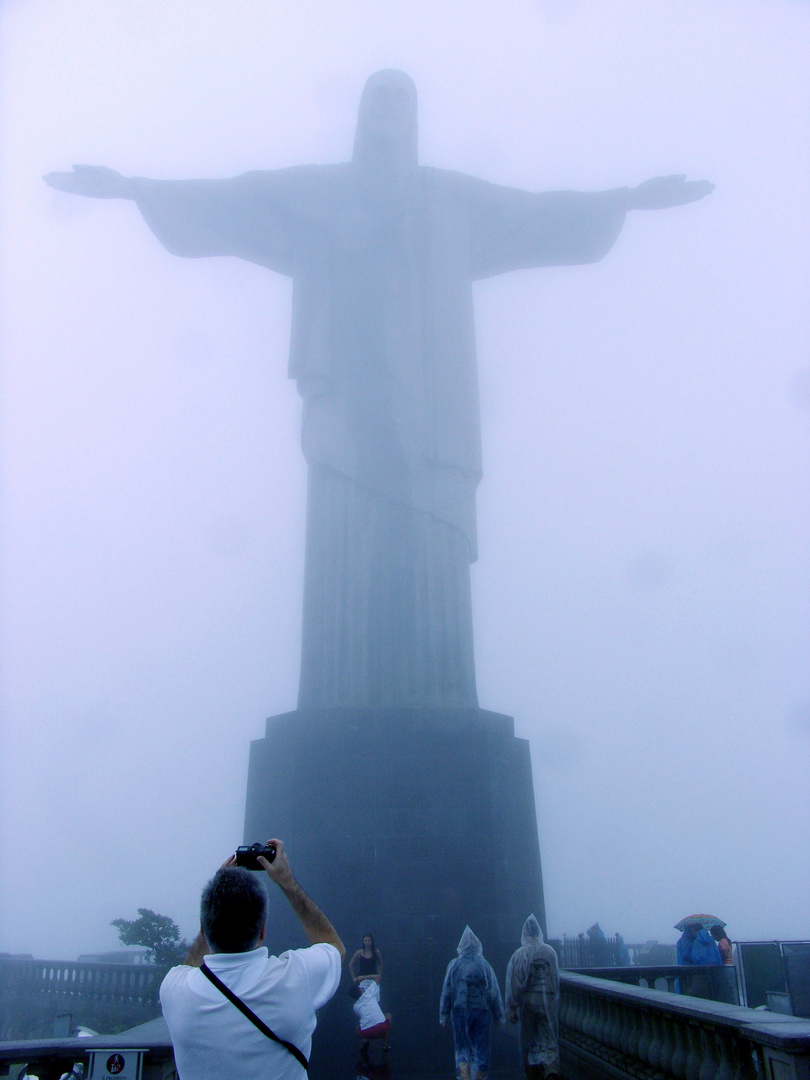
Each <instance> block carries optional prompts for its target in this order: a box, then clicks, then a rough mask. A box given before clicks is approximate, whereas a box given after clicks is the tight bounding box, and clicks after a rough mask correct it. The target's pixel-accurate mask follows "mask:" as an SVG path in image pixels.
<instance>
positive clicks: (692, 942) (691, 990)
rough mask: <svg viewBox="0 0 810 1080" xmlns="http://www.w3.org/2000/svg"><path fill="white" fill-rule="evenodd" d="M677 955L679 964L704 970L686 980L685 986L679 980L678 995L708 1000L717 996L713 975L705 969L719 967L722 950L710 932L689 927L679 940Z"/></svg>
mask: <svg viewBox="0 0 810 1080" xmlns="http://www.w3.org/2000/svg"><path fill="white" fill-rule="evenodd" d="M676 953H677V957H678V963H679V964H684V965H686V966H688V967H692V968H700V969H702V970H700V971H696V972H694V973H693V974H691V975H690V976H689V977H688V978H684V980H683V984H681V980H680V979H679V980H678V983H677V987H678V993H684V994H689V995H690V997H699V998H707V999H712V998H714V997H715V996H717V994H716V991H715V988H714V983H713V980H712V977H711V973H710V972H708V971H706V970H705V969H706V968H708V967H712V966H715V965H716V966H717V967H719V966H720V965H721V963H722V961H721V958H720V950H719V949H718V948H717V944H716V942H715V940H714V938H713V937H712V935H711V934H710V933H709V931H708V930H706V929H705V928H703V927H700V926H697V925H695V926H687V927H686V928H685V930H684V931H683V933H682V934H681V936H680V937H679V938H678V943H677V946H676Z"/></svg>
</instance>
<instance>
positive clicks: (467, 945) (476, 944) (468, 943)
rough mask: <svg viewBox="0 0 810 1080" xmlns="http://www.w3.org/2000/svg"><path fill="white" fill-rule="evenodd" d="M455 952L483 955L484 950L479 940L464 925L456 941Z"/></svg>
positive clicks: (467, 954)
mask: <svg viewBox="0 0 810 1080" xmlns="http://www.w3.org/2000/svg"><path fill="white" fill-rule="evenodd" d="M456 952H457V953H458V955H459V956H483V955H484V950H483V947H482V945H481V942H480V941H479V940H478V938H477V937H476V936H475V934H474V933H473V932H472V930H471V929H470V928H469V926H465V927H464V933H463V934H462V935H461V940H460V941H459V943H458V947H457V948H456Z"/></svg>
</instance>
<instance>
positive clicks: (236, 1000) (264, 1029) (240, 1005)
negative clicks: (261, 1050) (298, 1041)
mask: <svg viewBox="0 0 810 1080" xmlns="http://www.w3.org/2000/svg"><path fill="white" fill-rule="evenodd" d="M200 971H201V972H202V973H203V975H204V976H205V977H206V979H208V980H209V982H212V983H213V984H214V986H215V987H216V988H217V990H221V991H222V993H223V994H224V995H225V997H226V998H227V999H228V1000H229V1001H232V1002H233V1004H234V1005H235V1006H236V1007H237V1009H238V1010H239V1011H240V1012H241V1013H244V1015H245V1016H246V1017H247V1018H248V1020H250V1022H251V1023H252V1024H255V1025H256V1027H257V1028H258V1029H259V1031H261V1033H262V1034H263V1035H266V1036H267V1037H268V1039H272V1040H273V1041H274V1042H277V1043H280V1044H281V1045H282V1046H283V1047H284V1049H285V1050H289V1051H290V1053H291V1054H292V1056H293V1057H294V1058H295V1060H296V1061H297V1062H298V1063H299V1065H303V1067H304V1069H308V1068H309V1062H308V1061H307V1059H306V1058H305V1057H304V1055H303V1054H302V1053H301V1051H300V1050H299V1049H298V1047H297V1046H293V1044H292V1043H290V1042H286V1041H285V1040H284V1039H280V1038H279V1037H278V1035H276V1033H275V1031H272V1030H271V1029H270V1028H269V1027H268V1026H267V1024H265V1022H264V1020H260V1019H259V1017H258V1016H257V1015H256V1013H255V1012H254V1011H253V1010H252V1009H251V1008H250V1007H249V1006H247V1005H246V1004H245V1003H244V1001H242V999H241V998H240V997H237V996H236V994H235V993H234V992H233V990H231V989H230V987H228V986H226V985H225V983H224V982H223V981H222V979H218V978H217V976H216V975H215V974H214V973H213V971H212V970H211V968H210V967H208V966H207V965H206V964H205V963H203V964H201V965H200Z"/></svg>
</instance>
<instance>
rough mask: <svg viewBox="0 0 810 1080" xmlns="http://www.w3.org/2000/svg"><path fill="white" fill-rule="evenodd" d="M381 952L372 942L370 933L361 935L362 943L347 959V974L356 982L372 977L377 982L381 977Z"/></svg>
mask: <svg viewBox="0 0 810 1080" xmlns="http://www.w3.org/2000/svg"><path fill="white" fill-rule="evenodd" d="M382 969H383V960H382V953H381V952H380V950H379V949H378V948H377V946H376V945H375V944H374V938H373V936H372V935H371V934H364V935H363V944H362V945H361V947H360V948H359V949H358V950H357V952H356V953H355V954H354V956H353V957H352V958H351V960H350V961H349V974H350V975H351V977H352V979H353V980H354V981H355V982H356V983H359V982H362V981H363V979H373V980H374V981H375V982H376V983H377V984H379V982H380V980H381V979H382Z"/></svg>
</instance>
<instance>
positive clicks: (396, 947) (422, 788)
mask: <svg viewBox="0 0 810 1080" xmlns="http://www.w3.org/2000/svg"><path fill="white" fill-rule="evenodd" d="M268 836H279V837H281V838H282V839H283V840H284V842H285V844H286V846H287V850H288V853H289V856H290V862H291V864H292V867H293V871H294V873H295V875H296V877H297V878H298V880H299V881H300V883H301V884H302V886H303V887H304V888H305V889H306V891H307V892H308V893H310V895H311V896H312V897H313V899H314V900H315V901H316V903H317V904H319V905H320V907H322V908H323V910H324V911H325V912H326V914H327V915H328V917H329V918H330V919H331V921H332V922H333V923H334V925H335V927H336V928H337V930H338V933H339V934H340V935H341V937H342V938H343V941H344V943H345V945H346V949H347V959H348V957H350V956H351V955H352V953H353V952H354V950H355V949H356V948H358V947H359V946H360V944H361V940H362V935H363V933H364V932H367V931H368V932H370V933H372V934H373V935H374V937H375V939H376V942H377V945H378V947H379V949H380V951H381V953H382V955H383V960H384V973H383V980H382V986H381V997H382V1004H383V1008H384V1009H385V1011H386V1012H391V1013H392V1014H393V1017H394V1020H393V1027H392V1035H391V1041H392V1045H393V1046H394V1051H393V1062H392V1069H393V1071H394V1074H396V1073H397V1072H407V1071H410V1070H413V1069H415V1068H419V1067H430V1066H431V1065H436V1064H438V1063H439V1062H440V1061H441V1062H442V1063H444V1062H445V1061H447V1060H448V1055H449V1062H450V1063H451V1062H452V1037H451V1035H450V1034H449V1031H447V1032H443V1031H442V1030H441V1028H440V1027H439V1024H438V1011H439V993H440V991H441V985H442V980H443V977H444V971H445V968H446V966H447V964H448V962H449V961H450V960H451V959H453V958H454V957H455V955H456V952H455V949H456V945H457V944H458V940H459V938H460V936H461V932H462V930H463V929H464V925H465V923H469V925H470V926H471V927H472V929H473V930H474V931H475V933H476V934H477V935H478V936H479V938H480V939H481V941H482V942H483V946H484V955H485V956H486V957H487V959H488V960H489V961H490V963H491V964H492V966H493V967H494V968H495V971H496V974H497V975H498V979H499V982H500V983H501V986H502V987H503V979H504V975H505V971H506V963H507V960H508V958H509V956H510V955H511V954H512V952H513V951H514V949H516V948H517V947H518V945H519V944H520V931H521V928H522V925H523V921H524V920H525V918H526V916H527V915H528V914H529V913H530V912H532V911H533V912H534V913H535V915H536V916H537V917H538V919H539V920H540V921H541V923H543V924H544V923H545V915H544V908H543V888H542V879H541V874H540V851H539V846H538V842H537V826H536V818H535V807H534V790H533V786H532V776H531V762H530V758H529V744H528V742H527V741H526V740H524V739H516V738H515V736H514V725H513V721H512V720H511V718H510V717H507V716H501V715H500V714H498V713H492V712H487V711H485V710H483V709H458V710H432V709H426V710H418V709H351V708H342V709H323V710H299V711H297V712H292V713H285V714H283V715H282V716H276V717H272V718H271V719H269V720H268V721H267V735H266V737H265V738H264V739H259V740H257V741H255V742H254V743H252V745H251V754H250V774H249V779H248V794H247V807H246V814H245V842H247V843H252V842H253V841H255V840H265V839H266V838H267V837H268ZM270 901H271V909H270V924H269V927H268V944H269V946H270V949H271V951H273V952H277V951H280V950H283V949H284V948H289V947H291V946H295V947H298V946H300V945H302V944H305V941H303V935H302V932H301V929H300V926H298V924H297V920H296V919H295V916H294V915H293V914H292V913H291V911H290V910H289V908H288V906H287V905H286V902H285V901H284V900H283V897H281V896H280V895H279V894H278V893H277V891H271V897H270ZM348 985H349V979H348V974H346V975H345V976H344V985H343V986H342V987H341V990H340V991H339V992H338V994H337V995H336V998H335V999H334V1001H333V1002H332V1003H331V1004H330V1005H328V1006H327V1007H326V1008H325V1009H323V1010H322V1013H321V1016H320V1018H319V1027H318V1033H317V1034H316V1038H315V1045H314V1047H313V1065H312V1070H311V1075H312V1077H313V1080H314V1078H315V1077H317V1076H320V1075H323V1076H327V1075H328V1076H334V1075H337V1073H335V1071H334V1065H335V1061H336V1056H337V1058H339V1059H340V1060H344V1059H346V1060H347V1066H348V1064H350V1062H351V1061H352V1060H353V1054H354V1052H355V1051H356V1048H357V1045H358V1044H357V1040H356V1038H355V1036H354V1034H353V1027H354V1021H353V1014H352V1011H351V1002H350V1001H349V999H348V997H347V996H346V994H345V988H346V987H347V986H348ZM494 1051H495V1059H494V1060H493V1066H496V1065H497V1064H498V1061H497V1059H498V1058H499V1057H500V1058H501V1059H502V1060H503V1064H506V1063H507V1062H506V1060H504V1059H503V1055H504V1054H506V1056H507V1058H508V1060H509V1063H511V1062H512V1061H514V1054H516V1050H515V1049H514V1040H513V1039H511V1038H509V1037H508V1036H507V1035H506V1034H504V1035H501V1036H499V1037H498V1038H497V1039H496V1042H495V1046H494ZM327 1061H328V1062H329V1063H330V1064H329V1066H328V1067H327V1066H326V1062H327ZM319 1062H320V1063H321V1065H319ZM394 1063H395V1064H396V1069H394V1068H393V1065H394ZM321 1066H322V1067H321ZM451 1067H452V1065H451ZM347 1075H348V1073H347Z"/></svg>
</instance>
